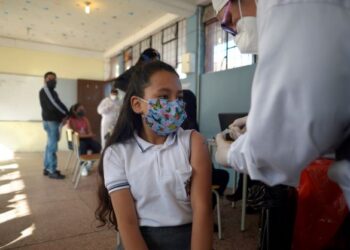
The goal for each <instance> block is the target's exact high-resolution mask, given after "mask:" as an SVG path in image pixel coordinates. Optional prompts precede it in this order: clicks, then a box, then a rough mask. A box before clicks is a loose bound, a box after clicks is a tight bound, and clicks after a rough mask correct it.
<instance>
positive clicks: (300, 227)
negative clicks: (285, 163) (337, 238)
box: [292, 159, 348, 250]
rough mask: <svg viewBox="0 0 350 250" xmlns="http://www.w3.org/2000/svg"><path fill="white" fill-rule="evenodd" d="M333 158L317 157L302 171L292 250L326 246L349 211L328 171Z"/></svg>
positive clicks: (311, 249)
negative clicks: (318, 158)
mask: <svg viewBox="0 0 350 250" xmlns="http://www.w3.org/2000/svg"><path fill="white" fill-rule="evenodd" d="M332 162H333V161H331V160H327V159H320V160H317V161H315V162H313V163H312V164H310V166H308V167H307V168H306V169H305V170H304V171H303V172H302V174H301V179H300V185H299V187H298V205H297V214H296V218H295V225H294V235H293V247H292V249H293V250H304V249H305V250H319V249H323V248H324V247H325V246H326V245H327V244H328V243H329V241H330V240H331V239H332V238H333V237H334V235H335V234H336V233H337V230H338V228H339V227H340V226H341V224H342V223H343V221H344V219H345V217H346V216H347V214H348V209H347V205H346V202H345V199H344V196H343V193H342V191H341V190H340V188H339V187H338V185H337V184H336V183H334V182H332V181H331V180H330V179H329V178H328V175H327V172H328V169H329V167H330V165H331V164H332Z"/></svg>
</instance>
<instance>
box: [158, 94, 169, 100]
mask: <svg viewBox="0 0 350 250" xmlns="http://www.w3.org/2000/svg"><path fill="white" fill-rule="evenodd" d="M158 98H159V99H164V100H168V99H169V96H167V95H162V96H159V97H158Z"/></svg>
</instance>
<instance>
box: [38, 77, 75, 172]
mask: <svg viewBox="0 0 350 250" xmlns="http://www.w3.org/2000/svg"><path fill="white" fill-rule="evenodd" d="M44 81H45V86H44V87H43V88H42V89H41V90H40V92H39V99H40V106H41V116H42V119H43V125H44V130H45V132H46V134H47V144H46V148H45V153H44V171H43V174H44V175H45V176H48V177H49V178H51V179H64V177H65V176H64V175H62V174H61V173H60V171H59V170H57V155H56V153H57V144H58V141H59V139H60V126H61V124H63V123H64V121H65V118H66V117H67V115H68V109H67V107H66V106H65V105H64V104H63V103H62V102H61V100H60V98H59V97H58V94H57V92H56V91H55V88H56V85H57V80H56V74H55V73H54V72H47V73H46V74H45V75H44Z"/></svg>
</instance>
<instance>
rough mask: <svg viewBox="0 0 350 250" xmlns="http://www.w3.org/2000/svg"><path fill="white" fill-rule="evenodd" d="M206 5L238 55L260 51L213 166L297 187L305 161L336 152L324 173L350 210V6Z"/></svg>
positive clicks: (295, 1)
mask: <svg viewBox="0 0 350 250" xmlns="http://www.w3.org/2000/svg"><path fill="white" fill-rule="evenodd" d="M212 2H213V6H214V9H215V10H216V12H217V18H218V19H219V20H220V22H221V26H222V27H223V28H224V29H225V30H226V31H227V32H229V33H230V34H232V35H234V36H235V42H236V44H237V46H238V48H239V49H240V50H241V52H242V53H253V52H259V61H258V64H257V68H256V71H255V75H254V80H253V87H252V97H251V107H250V112H249V115H248V118H247V120H246V121H245V119H240V120H238V121H235V122H234V123H233V124H232V126H230V128H231V135H232V137H234V138H236V140H235V141H234V142H233V143H232V144H231V143H230V142H228V141H225V139H224V137H223V135H222V134H221V133H220V134H218V135H217V136H216V141H217V144H218V150H217V154H216V159H217V161H218V162H220V163H221V164H224V165H230V166H232V167H233V168H234V169H236V170H237V171H240V172H243V173H248V174H249V176H250V177H251V178H252V179H256V180H261V181H263V182H265V183H267V184H269V185H276V184H280V183H282V184H286V185H291V186H296V185H298V183H299V177H300V173H301V171H302V170H303V169H304V168H305V167H307V166H308V164H309V163H310V162H312V161H313V160H315V159H317V158H318V157H320V156H322V155H324V154H326V153H329V152H332V151H336V155H337V161H336V162H335V163H334V164H333V165H332V166H331V168H330V170H329V172H328V175H329V177H330V178H331V179H332V180H334V181H335V182H337V183H338V184H339V186H340V187H341V189H342V190H343V192H344V195H345V198H346V201H347V204H348V206H349V207H350V161H349V159H350V152H349V151H350V142H349V135H350V106H349V100H350V70H349V67H350V43H349V39H350V25H349V23H350V1H349V0H345V1H337V0H330V1H328V0H317V1H311V0H271V1H258V3H256V1H254V0H246V1H240V0H238V1H228V0H212ZM325 32H326V36H325ZM245 127H246V132H245V133H243V131H242V129H244V128H245Z"/></svg>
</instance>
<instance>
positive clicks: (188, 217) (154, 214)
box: [103, 128, 192, 227]
mask: <svg viewBox="0 0 350 250" xmlns="http://www.w3.org/2000/svg"><path fill="white" fill-rule="evenodd" d="M191 132H192V131H191V130H183V129H182V128H180V129H179V130H178V131H177V133H176V134H173V135H169V136H168V137H167V139H166V141H165V143H164V144H161V145H154V144H151V143H149V142H147V141H145V140H143V139H142V138H141V137H139V136H138V135H137V134H136V133H135V134H134V137H133V138H131V139H130V140H128V141H126V142H124V143H117V144H113V145H111V146H110V147H108V148H107V149H106V152H105V155H104V158H103V166H104V178H105V186H106V188H107V190H108V192H109V193H112V192H115V191H118V190H120V189H124V188H130V191H131V193H132V196H133V198H134V200H135V205H136V210H137V213H138V218H139V225H140V226H153V227H159V226H178V225H183V224H187V223H191V222H192V208H191V202H190V195H189V191H190V180H191V176H192V166H191V165H190V147H191V142H190V140H191Z"/></svg>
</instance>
